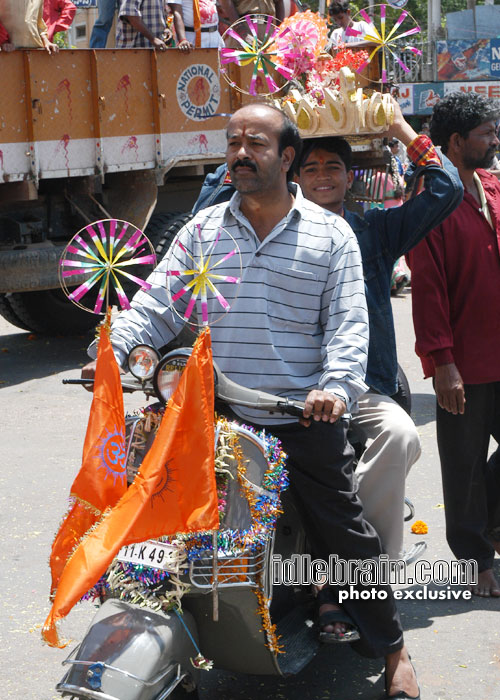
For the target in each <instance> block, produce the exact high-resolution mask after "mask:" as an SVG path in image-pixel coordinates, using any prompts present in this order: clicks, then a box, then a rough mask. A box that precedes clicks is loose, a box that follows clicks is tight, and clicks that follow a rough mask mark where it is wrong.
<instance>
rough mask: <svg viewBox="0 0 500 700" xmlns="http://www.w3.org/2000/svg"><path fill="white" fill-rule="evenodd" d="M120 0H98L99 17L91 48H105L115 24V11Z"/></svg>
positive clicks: (92, 36)
mask: <svg viewBox="0 0 500 700" xmlns="http://www.w3.org/2000/svg"><path fill="white" fill-rule="evenodd" d="M119 4H120V3H119V1H118V0H98V3H97V5H98V7H99V17H98V18H97V19H96V21H95V24H94V28H93V29H92V34H91V36H90V43H89V46H90V48H91V49H105V48H106V42H107V40H108V34H109V32H110V29H111V26H112V24H113V19H114V16H115V11H116V10H117V9H118V7H119Z"/></svg>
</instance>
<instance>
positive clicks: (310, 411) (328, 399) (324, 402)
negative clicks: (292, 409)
mask: <svg viewBox="0 0 500 700" xmlns="http://www.w3.org/2000/svg"><path fill="white" fill-rule="evenodd" d="M346 410H347V406H346V405H345V403H344V402H343V401H342V399H339V397H338V396H335V394H331V393H330V392H328V391H321V390H319V389H313V390H312V391H310V392H309V394H308V395H307V398H306V401H305V406H304V414H303V415H304V417H303V418H299V423H301V424H302V425H303V426H305V427H306V428H307V427H308V426H309V425H311V419H312V420H315V421H323V422H324V423H327V422H328V423H335V422H336V421H338V419H339V418H340V417H341V416H342V415H343V414H344V413H345V412H346Z"/></svg>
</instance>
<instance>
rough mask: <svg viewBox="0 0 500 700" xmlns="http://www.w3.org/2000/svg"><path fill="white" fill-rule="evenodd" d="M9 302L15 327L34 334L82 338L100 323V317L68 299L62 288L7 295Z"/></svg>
mask: <svg viewBox="0 0 500 700" xmlns="http://www.w3.org/2000/svg"><path fill="white" fill-rule="evenodd" d="M6 299H7V301H8V304H9V306H10V309H11V310H12V312H13V315H14V317H15V318H17V323H15V324H14V325H17V326H18V327H19V328H23V329H24V330H29V331H32V332H33V333H40V334H42V335H80V334H82V333H86V332H87V331H89V330H90V329H91V328H95V326H96V325H97V324H98V322H99V320H100V317H99V316H96V315H95V314H92V313H90V311H84V310H83V309H79V308H78V307H77V306H76V305H75V304H73V302H72V301H70V300H69V299H68V298H67V297H66V296H65V294H64V292H63V291H62V289H47V290H43V291H38V292H14V293H13V294H8V295H6ZM2 315H3V314H2ZM8 320H9V319H8ZM10 322H11V323H13V321H10Z"/></svg>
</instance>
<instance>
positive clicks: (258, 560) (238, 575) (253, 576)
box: [189, 547, 267, 590]
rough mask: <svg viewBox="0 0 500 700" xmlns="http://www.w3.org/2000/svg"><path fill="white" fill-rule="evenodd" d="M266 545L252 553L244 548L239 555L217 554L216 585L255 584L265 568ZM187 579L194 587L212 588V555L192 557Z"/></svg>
mask: <svg viewBox="0 0 500 700" xmlns="http://www.w3.org/2000/svg"><path fill="white" fill-rule="evenodd" d="M266 556H267V547H263V548H262V549H261V550H260V551H259V552H257V553H254V552H251V551H250V550H244V551H243V552H242V553H241V555H240V556H237V557H235V556H226V557H225V556H219V557H218V559H217V587H218V588H237V587H241V586H252V587H256V586H257V581H258V579H259V577H261V576H262V574H263V572H264V568H265V563H266ZM189 581H190V583H191V584H192V585H193V586H194V587H195V588H201V589H207V590H211V589H212V582H213V556H212V555H208V556H207V557H203V558H201V559H194V560H193V561H192V562H191V563H190V567H189Z"/></svg>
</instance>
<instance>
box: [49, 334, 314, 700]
mask: <svg viewBox="0 0 500 700" xmlns="http://www.w3.org/2000/svg"><path fill="white" fill-rule="evenodd" d="M189 355H190V350H187V349H185V348H180V349H177V350H173V351H171V352H169V353H167V354H166V355H164V356H163V357H162V358H161V359H160V358H159V356H158V354H157V353H156V351H155V350H154V349H153V348H150V347H149V346H144V345H142V346H138V347H136V348H134V349H133V350H132V351H131V352H130V355H129V369H130V371H131V374H132V375H133V379H130V378H128V377H124V378H123V379H122V385H123V389H124V391H137V390H141V391H143V392H145V393H146V395H148V396H153V395H154V396H156V397H157V398H158V399H159V400H160V402H161V404H165V403H166V402H167V401H168V399H169V398H170V396H171V395H172V393H173V391H174V389H175V386H176V385H177V383H178V381H179V378H180V375H181V373H182V371H183V368H184V367H185V365H186V363H187V360H188V358H189ZM63 381H65V382H66V383H85V382H90V381H92V380H63ZM214 387H215V396H216V404H217V403H222V404H231V405H235V406H238V405H239V406H251V407H253V408H259V409H262V410H264V411H268V412H276V413H282V414H288V415H292V416H301V415H302V411H303V408H304V404H303V403H301V402H299V401H291V400H289V399H284V398H282V397H278V396H273V395H270V394H267V393H264V392H261V391H256V390H252V389H248V388H246V387H243V386H240V385H238V384H236V383H235V382H233V381H231V380H229V379H228V378H227V377H225V376H224V374H223V373H222V372H221V371H220V369H219V368H218V367H217V365H216V363H215V362H214ZM155 412H156V413H157V412H158V404H156V405H154V406H152V407H150V409H149V411H146V412H145V413H144V415H142V416H132V417H129V418H127V421H126V424H127V436H126V442H127V449H128V454H127V471H128V475H129V481H132V480H133V478H134V476H135V473H136V472H137V469H138V467H139V466H140V463H141V461H142V459H143V458H144V455H145V454H146V452H147V450H148V449H149V447H150V445H151V443H152V440H153V438H154V427H153V426H152V423H154V421H151V420H150V415H151V413H155ZM148 421H149V423H148ZM225 430H226V431H227V430H230V431H231V433H232V434H233V435H235V436H236V438H237V441H238V444H239V449H240V463H241V459H242V460H243V462H244V463H245V465H246V469H245V474H244V476H243V478H242V477H241V473H240V474H239V476H238V460H236V459H235V458H234V456H231V455H228V454H227V451H225V452H224V450H223V453H224V455H225V457H224V467H225V469H226V470H227V472H228V478H227V494H226V497H225V500H226V503H227V505H226V508H225V515H224V521H223V525H222V527H223V528H224V529H225V530H227V531H228V532H242V531H247V532H248V530H249V528H250V527H251V525H252V517H253V516H252V510H251V508H250V505H249V503H250V500H251V498H250V500H249V498H248V494H249V493H250V495H251V497H254V498H258V497H260V496H264V497H266V498H271V499H281V507H282V510H283V513H282V515H281V516H280V517H279V519H278V520H277V522H276V525H275V527H274V528H273V530H272V531H270V532H269V533H268V536H267V537H266V538H265V539H264V540H263V541H261V542H260V545H259V546H257V547H254V546H251V545H249V546H247V547H246V548H242V549H240V550H239V551H238V552H237V555H236V556H235V554H234V552H233V553H229V554H224V552H221V551H220V549H219V550H217V548H216V549H215V551H216V552H217V553H216V555H215V556H214V554H213V552H214V550H213V549H212V550H211V551H210V550H208V551H205V552H203V551H201V552H200V553H199V554H197V555H196V556H194V557H193V558H191V559H190V560H189V561H188V562H187V563H186V561H185V560H182V561H181V563H180V565H179V561H177V562H176V561H175V552H172V548H171V546H170V549H169V545H168V544H165V543H164V542H161V541H151V542H147V543H144V544H142V545H135V546H129V547H125V548H123V549H122V550H121V551H120V554H119V555H118V559H119V560H120V562H121V563H123V564H124V565H134V564H137V565H140V563H141V562H144V563H147V564H150V563H151V562H153V565H152V567H151V568H154V567H155V566H158V568H159V569H161V566H160V562H159V561H158V560H159V559H160V558H161V559H162V562H161V563H163V560H165V561H167V560H169V561H170V564H168V565H167V567H166V570H167V571H168V566H170V573H171V574H172V575H173V576H177V577H178V579H176V580H178V581H179V582H180V585H182V586H183V588H187V589H188V590H187V592H185V593H184V595H183V596H182V613H180V612H179V611H178V610H177V609H173V610H165V609H161V605H160V604H158V605H156V606H154V607H156V609H152V607H151V606H149V607H143V606H140V605H138V604H136V603H132V602H127V600H124V599H123V592H124V591H123V590H122V589H121V588H120V586H118V587H117V588H116V589H115V591H114V592H113V593H110V592H109V591H108V592H107V593H106V594H105V595H103V597H102V598H103V599H102V605H101V607H100V608H99V610H98V612H97V614H96V615H95V617H94V619H93V620H92V622H91V624H90V627H89V629H88V630H87V632H86V634H85V636H84V638H83V640H82V642H81V643H80V644H79V645H78V646H77V647H76V648H75V650H74V651H73V652H72V653H71V654H70V656H69V657H68V658H67V659H66V660H65V661H64V662H63V665H65V666H67V667H68V670H67V672H66V674H65V676H64V677H63V679H62V680H61V681H60V683H58V684H57V686H56V690H57V691H58V692H59V693H61V694H62V696H63V697H65V698H73V699H75V700H76V699H78V700H83V699H94V700H165V699H166V698H173V699H174V700H181V699H183V698H184V699H186V700H188V699H190V700H195V699H196V698H197V697H198V694H197V690H196V687H197V684H198V681H199V674H200V673H202V672H203V671H202V670H200V666H201V667H203V664H200V663H199V662H198V663H197V659H196V658H195V659H194V661H193V657H194V656H195V652H199V651H200V650H201V652H202V653H203V656H204V657H207V658H208V659H210V660H211V661H212V662H213V665H214V666H215V667H216V668H219V669H225V670H231V671H236V672H243V673H248V674H258V675H283V676H285V675H290V674H296V673H299V672H300V671H301V670H302V669H303V668H304V667H305V666H306V665H307V664H308V663H309V662H310V661H311V660H312V659H313V657H314V656H315V655H316V653H317V652H318V650H319V647H320V643H319V640H318V635H317V630H315V629H314V627H313V625H312V622H311V618H312V610H311V607H312V598H311V596H310V595H309V593H308V591H307V589H306V587H304V586H301V585H285V584H284V583H283V584H281V585H273V576H272V563H273V560H274V559H275V557H276V556H277V555H281V558H282V560H285V559H290V558H291V557H292V555H307V553H308V552H307V542H306V537H305V533H304V530H303V527H302V524H301V520H300V517H299V514H298V511H297V508H296V506H295V504H294V502H293V498H292V496H291V495H290V494H289V492H287V491H283V492H281V493H278V492H276V491H275V492H274V493H272V492H270V491H269V486H268V484H267V482H266V480H265V475H266V472H267V470H268V469H269V461H268V456H269V445H268V444H266V440H267V437H266V435H265V434H257V433H255V432H253V431H252V430H250V429H248V428H245V427H243V426H242V425H240V424H239V423H237V422H227V421H225V422H224V421H222V423H221V422H219V423H218V424H217V428H216V435H217V439H218V445H219V447H220V445H221V443H223V442H224V439H223V438H224V431H225ZM217 454H218V453H216V455H217ZM174 549H175V547H174ZM123 550H126V551H123ZM160 552H163V554H161V553H160ZM165 580H166V581H168V579H165ZM165 585H166V586H168V583H167V584H165ZM163 592H164V589H163V588H162V584H160V585H157V584H156V585H154V584H153V585H151V590H150V594H151V595H150V598H152V599H153V600H155V599H156V600H158V601H159V600H161V599H162V594H163ZM163 599H164V598H163ZM197 658H198V659H199V658H200V655H199V656H198V657H197Z"/></svg>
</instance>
